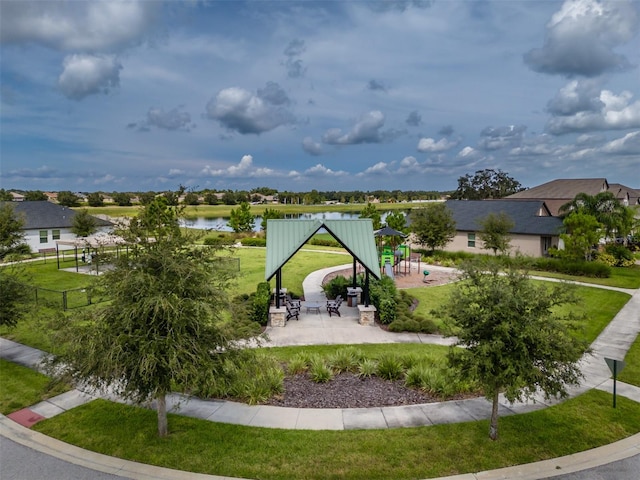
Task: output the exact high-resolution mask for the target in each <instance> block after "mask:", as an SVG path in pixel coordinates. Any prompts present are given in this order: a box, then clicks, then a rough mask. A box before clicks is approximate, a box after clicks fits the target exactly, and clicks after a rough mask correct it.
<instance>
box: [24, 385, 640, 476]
mask: <svg viewBox="0 0 640 480" xmlns="http://www.w3.org/2000/svg"><path fill="white" fill-rule="evenodd" d="M34 429H35V430H38V431H40V432H42V433H44V434H46V435H49V436H52V437H55V438H58V439H60V440H63V441H65V442H69V443H71V444H74V445H78V446H81V447H83V448H87V449H89V450H93V451H97V452H100V453H103V454H106V455H112V456H116V457H119V458H126V459H129V460H134V461H138V462H143V463H148V464H153V465H160V466H164V467H169V468H175V469H180V470H188V471H193V472H200V473H208V474H216V475H228V476H234V477H236V476H237V477H245V478H261V479H274V480H275V479H299V478H305V479H388V478H394V479H416V478H428V477H436V476H442V475H452V474H458V473H465V472H477V471H481V470H487V469H494V468H499V467H504V466H509V465H516V464H522V463H528V462H533V461H538V460H543V459H548V458H553V457H557V456H561V455H568V454H571V453H575V452H579V451H583V450H587V449H590V448H594V447H597V446H600V445H604V444H608V443H611V442H613V441H616V440H619V439H622V438H625V437H627V436H629V435H632V434H635V433H637V432H638V431H640V404H638V403H635V402H633V401H630V400H627V399H626V398H622V397H620V398H619V399H618V406H617V408H616V409H613V408H611V396H610V395H609V394H607V393H604V392H600V391H595V390H594V391H590V392H588V393H586V394H584V395H582V396H580V397H577V398H575V399H572V400H569V401H567V402H564V403H562V404H560V405H558V406H555V407H551V408H546V409H543V410H540V411H537V412H534V413H529V414H525V415H514V416H510V417H505V418H502V419H501V420H500V440H499V441H497V442H492V441H490V440H489V438H488V422H487V421H480V422H472V423H461V424H453V425H436V426H430V427H419V428H400V429H392V430H352V431H306V430H282V429H267V428H251V427H244V426H238V425H229V424H222V423H211V422H206V421H203V420H197V419H193V418H187V417H181V416H176V415H170V416H169V430H170V432H171V434H170V436H169V437H168V438H163V439H161V438H158V436H157V433H156V415H155V413H154V412H153V411H149V410H144V409H141V408H135V407H130V406H126V405H119V404H115V403H110V402H107V401H103V400H97V401H94V402H91V403H89V404H86V405H83V406H81V407H78V408H74V409H73V410H70V411H68V412H66V413H64V414H62V415H60V416H57V417H54V418H52V419H49V420H45V421H43V422H40V423H38V424H36V425H35V426H34ZM522 432H527V434H526V435H524V434H523V433H522ZM452 439H455V441H452ZM460 452H464V455H460Z"/></svg>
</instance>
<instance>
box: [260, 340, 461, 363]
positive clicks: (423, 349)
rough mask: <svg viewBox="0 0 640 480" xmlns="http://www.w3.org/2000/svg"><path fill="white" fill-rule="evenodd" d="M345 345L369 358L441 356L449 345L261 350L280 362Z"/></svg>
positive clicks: (410, 344) (333, 348)
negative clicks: (301, 354)
mask: <svg viewBox="0 0 640 480" xmlns="http://www.w3.org/2000/svg"><path fill="white" fill-rule="evenodd" d="M346 346H350V347H353V348H355V349H357V350H360V351H362V353H363V354H364V355H365V356H366V357H369V358H373V357H379V356H380V355H382V354H398V355H416V356H420V355H429V356H439V357H442V358H443V362H444V361H445V360H444V357H445V355H446V354H447V352H448V351H449V347H444V346H441V345H429V344H423V343H373V344H360V345H306V346H304V347H267V348H264V349H262V350H261V352H264V353H265V354H267V355H273V356H274V357H275V358H277V359H278V360H280V361H282V362H288V361H289V360H291V357H293V356H295V355H297V354H299V353H300V352H302V351H304V352H305V353H308V354H310V355H312V354H318V355H321V356H325V355H330V354H332V353H334V352H335V351H336V350H339V349H341V348H344V347H346Z"/></svg>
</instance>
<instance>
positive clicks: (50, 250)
mask: <svg viewBox="0 0 640 480" xmlns="http://www.w3.org/2000/svg"><path fill="white" fill-rule="evenodd" d="M57 251H58V250H57V249H55V248H39V249H38V253H40V254H42V258H44V263H47V255H48V254H50V253H53V254H55V253H56V252H57Z"/></svg>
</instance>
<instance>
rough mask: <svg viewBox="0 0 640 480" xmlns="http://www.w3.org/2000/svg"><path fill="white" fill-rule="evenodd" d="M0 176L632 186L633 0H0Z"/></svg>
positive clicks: (235, 183)
mask: <svg viewBox="0 0 640 480" xmlns="http://www.w3.org/2000/svg"><path fill="white" fill-rule="evenodd" d="M0 22H1V23H0V42H1V43H0V45H1V50H0V54H1V57H0V62H1V72H0V73H1V90H0V92H1V125H0V126H1V131H0V135H1V138H0V140H1V144H0V162H1V164H0V185H1V186H2V188H7V189H9V188H19V189H28V190H35V189H39V190H72V191H89V192H91V191H97V190H102V191H146V190H167V189H170V190H175V189H177V187H178V186H179V185H184V186H186V187H189V188H195V189H204V188H214V189H250V188H253V187H258V186H268V187H273V188H277V189H279V190H292V191H307V190H311V189H314V188H315V189H318V190H377V189H385V190H392V189H402V190H450V189H455V188H456V186H457V179H458V177H460V176H462V175H464V174H466V173H471V174H473V173H474V172H475V171H476V170H482V169H485V168H494V169H502V170H504V171H505V172H507V173H509V174H510V175H511V176H512V177H514V178H515V179H517V180H518V181H520V182H521V183H522V184H523V185H524V186H529V187H530V186H535V185H537V184H540V183H543V182H546V181H549V180H552V179H554V178H592V177H606V178H607V179H608V180H609V181H610V182H619V183H623V184H626V185H628V186H631V187H636V188H640V2H633V1H627V0H616V1H596V0H571V1H565V2H562V1H515V0H514V1H506V0H503V1H496V2H494V1H489V0H482V1H464V2H463V1H456V0H452V1H445V0H440V1H438V0H434V1H432V2H430V1H419V0H414V1H410V0H404V1H349V2H342V1H324V2H322V1H317V2H316V1H258V2H243V1H185V2H178V1H170V2H159V1H141V2H137V1H126V2H120V1H115V0H109V1H93V2H82V1H61V2H58V1H53V0H50V1H30V0H20V1H12V0H0Z"/></svg>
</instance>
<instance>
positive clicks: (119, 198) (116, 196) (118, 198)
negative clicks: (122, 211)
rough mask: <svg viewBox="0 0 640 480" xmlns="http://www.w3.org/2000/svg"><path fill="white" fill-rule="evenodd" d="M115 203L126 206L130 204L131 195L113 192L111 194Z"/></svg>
mask: <svg viewBox="0 0 640 480" xmlns="http://www.w3.org/2000/svg"><path fill="white" fill-rule="evenodd" d="M111 197H112V198H113V201H114V202H116V205H118V206H120V207H128V206H130V205H131V195H129V194H128V193H126V192H114V193H113V195H112V196H111Z"/></svg>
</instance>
